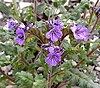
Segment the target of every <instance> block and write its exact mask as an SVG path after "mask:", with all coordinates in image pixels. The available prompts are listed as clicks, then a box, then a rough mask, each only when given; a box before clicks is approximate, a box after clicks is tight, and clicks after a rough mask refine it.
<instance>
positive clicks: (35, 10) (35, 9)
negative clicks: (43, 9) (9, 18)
mask: <svg viewBox="0 0 100 88" xmlns="http://www.w3.org/2000/svg"><path fill="white" fill-rule="evenodd" d="M36 7H37V0H34V17H35V27H36V28H37V24H36V21H37V14H36V13H37V8H36Z"/></svg>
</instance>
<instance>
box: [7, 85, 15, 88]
mask: <svg viewBox="0 0 100 88" xmlns="http://www.w3.org/2000/svg"><path fill="white" fill-rule="evenodd" d="M6 88H14V86H12V85H8V86H7V87H6Z"/></svg>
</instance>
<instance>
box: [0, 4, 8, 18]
mask: <svg viewBox="0 0 100 88" xmlns="http://www.w3.org/2000/svg"><path fill="white" fill-rule="evenodd" d="M0 12H1V13H3V14H5V15H7V16H9V15H10V8H9V7H8V6H6V4H5V3H2V2H0Z"/></svg>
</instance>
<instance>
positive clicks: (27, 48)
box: [0, 0, 100, 88]
mask: <svg viewBox="0 0 100 88" xmlns="http://www.w3.org/2000/svg"><path fill="white" fill-rule="evenodd" d="M12 1H13V2H12V4H11V6H6V4H5V3H0V12H2V13H3V14H5V15H7V16H8V17H12V18H11V19H13V20H17V21H18V23H16V26H14V27H13V29H8V28H7V25H5V26H6V27H5V26H4V27H3V26H0V73H1V74H2V75H1V76H0V88H5V87H6V86H7V85H9V84H13V86H14V88H62V86H66V87H67V88H71V87H72V86H76V85H77V86H79V87H80V88H100V85H99V84H97V83H95V82H94V80H95V76H94V75H93V73H90V72H89V71H88V69H87V68H88V66H89V65H94V64H95V60H96V58H97V57H98V54H95V53H94V52H95V51H96V50H98V49H100V25H99V24H100V12H99V15H97V14H96V13H97V11H98V9H100V8H98V6H95V5H94V4H95V3H92V10H93V11H91V3H90V2H89V1H88V0H82V1H81V2H80V3H78V4H77V3H76V5H71V4H70V3H69V4H66V3H67V1H66V0H53V1H51V2H50V1H49V0H45V1H41V2H39V1H37V8H35V5H34V7H33V6H32V5H33V4H32V5H30V6H27V7H25V8H23V9H20V8H19V6H18V3H16V2H15V0H12ZM34 1H35V0H34ZM88 3H89V4H88ZM34 4H35V3H34ZM8 7H9V8H8ZM35 10H36V12H35ZM35 14H36V16H35ZM87 14H89V15H87ZM57 18H58V19H59V20H60V21H61V23H63V27H62V24H61V23H60V26H59V29H57V31H56V32H55V31H54V29H52V27H54V28H55V24H53V22H51V25H52V27H50V26H48V23H49V24H50V22H49V21H50V20H51V19H53V20H54V22H55V21H56V19H57ZM7 20H9V19H7ZM53 20H52V21H53ZM96 21H97V22H96ZM21 23H23V24H24V26H25V30H24V32H23V34H25V39H23V35H22V31H20V33H19V34H17V33H16V30H18V29H17V28H18V27H19V26H20V24H21ZM31 23H33V25H32V26H30V24H31ZM58 23H59V22H58ZM73 23H74V24H77V25H82V27H83V26H84V29H88V31H89V35H90V36H89V39H88V40H87V41H84V36H82V37H83V39H82V40H81V39H80V41H78V40H77V39H76V37H75V36H77V34H74V32H73V31H72V24H73ZM77 25H75V27H74V29H75V28H77ZM11 26H12V25H11ZM28 27H29V29H27V28H28ZM57 27H58V26H57ZM23 29H24V28H23ZM26 29H27V30H26ZM50 30H52V31H53V32H55V33H54V34H51V35H52V36H51V35H50ZM91 30H93V31H92V32H91ZM58 32H59V33H58ZM82 32H84V31H83V30H82ZM47 33H48V35H49V37H50V38H48V35H47ZM57 33H58V35H59V34H63V35H59V36H58V35H57V36H56V37H57V40H56V39H55V38H56V37H55V36H54V35H55V34H57ZM73 34H74V35H73ZM20 35H21V36H20ZM83 35H84V33H83ZM52 37H53V38H52ZM85 37H86V36H85ZM16 38H18V39H21V38H22V40H20V41H24V43H23V44H22V45H21V44H19V42H20V41H17V39H16ZM80 38H81V37H80ZM52 41H53V42H52ZM54 47H56V48H57V49H59V50H60V51H59V52H56V51H55V50H54V49H55V48H54ZM51 48H53V49H51ZM50 49H51V50H50ZM55 55H56V57H57V58H56V63H54V59H55V58H54V56H55ZM47 58H49V59H48V60H50V61H51V62H50V61H49V62H48V60H47ZM52 58H53V60H51V59H52ZM57 60H58V62H57ZM8 65H11V66H12V67H11V70H12V74H11V75H9V74H8V73H6V72H4V71H3V70H2V69H1V68H2V67H3V66H8ZM84 70H85V71H86V72H84ZM9 71H10V70H9ZM9 71H8V72H9ZM8 80H9V82H8ZM4 81H5V82H4Z"/></svg>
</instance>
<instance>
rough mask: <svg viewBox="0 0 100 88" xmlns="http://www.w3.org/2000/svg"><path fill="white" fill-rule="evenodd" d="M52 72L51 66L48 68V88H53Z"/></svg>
mask: <svg viewBox="0 0 100 88" xmlns="http://www.w3.org/2000/svg"><path fill="white" fill-rule="evenodd" d="M51 73H52V67H51V66H49V68H48V88H51Z"/></svg>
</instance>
